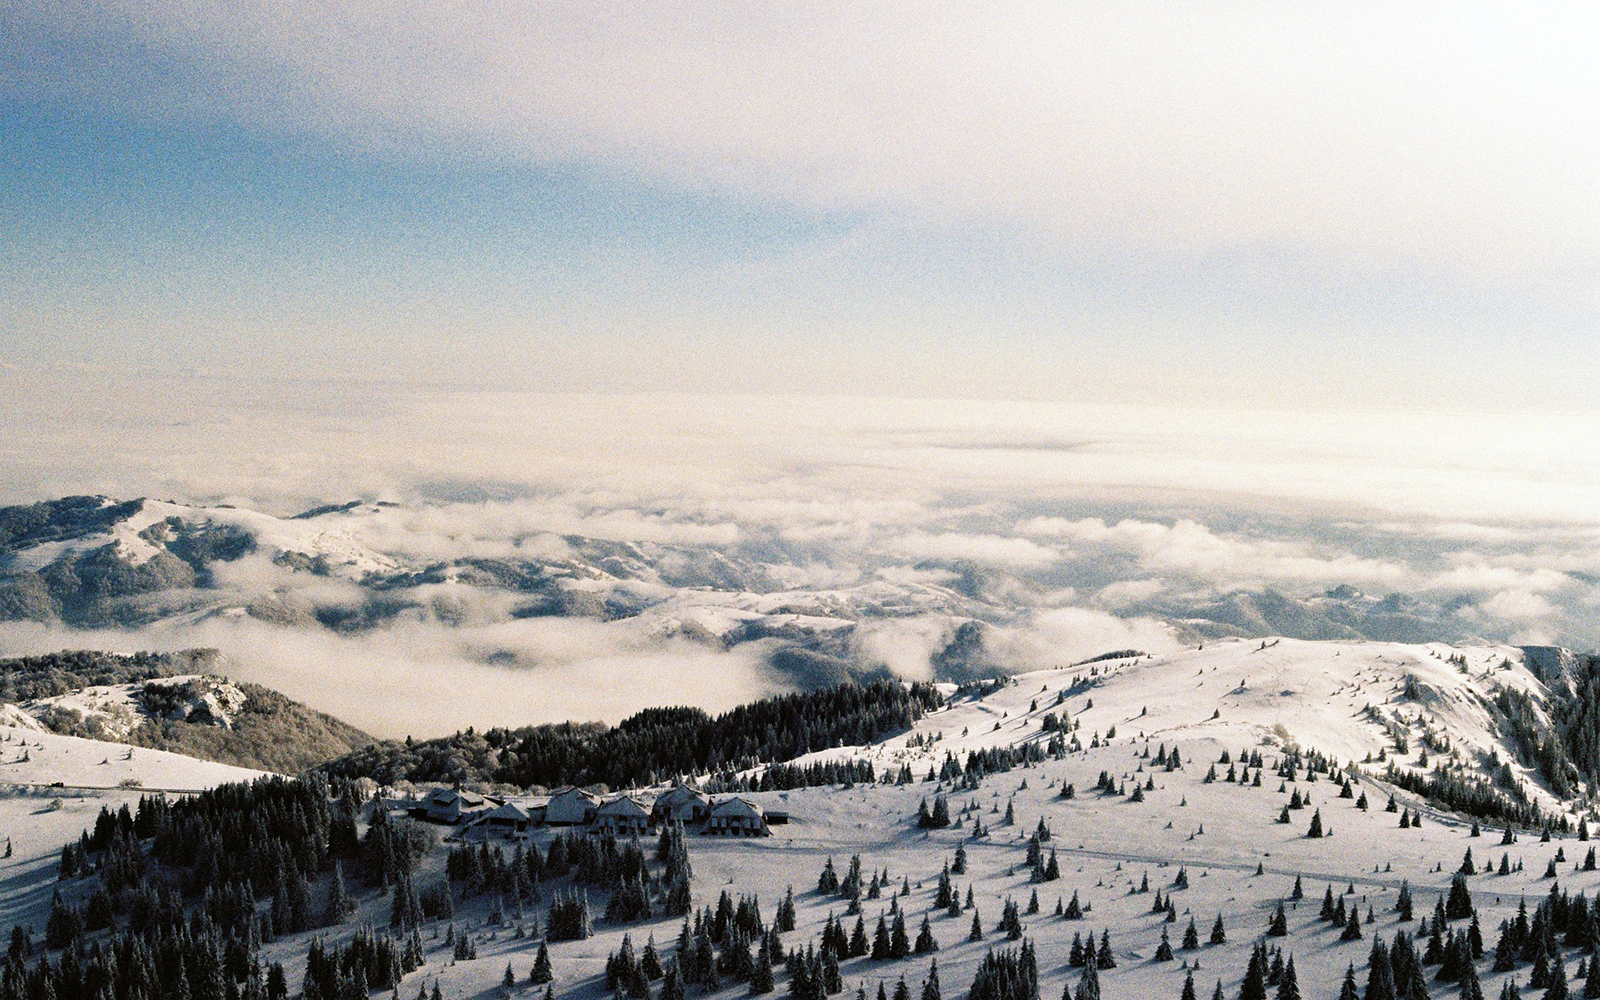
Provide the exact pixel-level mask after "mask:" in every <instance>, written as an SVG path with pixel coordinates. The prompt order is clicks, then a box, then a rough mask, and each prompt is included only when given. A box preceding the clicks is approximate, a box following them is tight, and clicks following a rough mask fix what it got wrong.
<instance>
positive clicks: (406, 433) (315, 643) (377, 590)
mask: <svg viewBox="0 0 1600 1000" xmlns="http://www.w3.org/2000/svg"><path fill="white" fill-rule="evenodd" d="M162 385H167V384H166V383H162ZM180 385H181V383H180ZM230 391H233V392H234V393H235V398H234V409H233V410H232V411H231V412H230V413H229V414H228V415H227V416H226V418H225V419H224V418H223V417H221V416H219V415H218V414H217V413H215V412H211V411H209V410H208V409H207V408H206V407H204V406H200V405H198V404H196V403H195V402H194V401H195V400H198V399H202V398H204V397H205V393H203V392H200V391H199V390H198V389H196V388H195V387H194V386H184V388H183V391H176V390H174V389H173V388H172V387H171V385H167V388H166V389H165V390H162V391H157V389H155V388H152V386H150V385H142V386H141V385H140V384H138V383H129V384H122V383H117V384H106V383H88V384H79V385H76V386H75V387H74V388H73V395H74V397H75V398H77V397H82V398H86V399H95V400H97V401H98V403H97V405H98V406H100V407H101V408H102V410H103V409H105V408H111V409H115V410H117V412H119V413H122V414H123V420H124V423H123V427H124V430H125V434H126V441H125V442H123V444H122V446H121V447H119V448H117V449H108V448H107V447H105V435H106V431H105V427H106V426H107V424H106V421H105V414H104V412H100V413H99V414H98V415H96V414H95V413H88V414H81V413H79V412H77V411H76V410H70V409H69V410H66V411H61V410H59V408H57V409H55V410H52V409H51V408H50V406H49V405H48V400H46V399H43V398H30V397H29V396H28V394H27V392H26V391H23V392H21V393H19V394H12V395H9V396H0V421H3V422H4V425H5V426H7V427H8V428H14V429H15V433H13V434H8V435H7V436H5V437H4V439H3V440H0V459H3V461H0V468H4V469H6V470H7V472H6V474H5V475H4V476H0V495H3V496H4V497H5V498H6V499H8V500H11V501H14V502H21V501H34V500H39V499H44V498H46V497H48V496H52V495H66V494H72V493H83V492H104V493H108V494H110V495H114V496H120V497H132V496H140V495H149V494H155V495H161V496H169V497H173V498H175V499H177V500H180V501H183V502H186V503H193V504H206V503H215V502H217V501H219V500H222V499H224V498H228V499H229V502H231V503H234V504H236V505H237V506H236V507H235V508H232V509H227V508H216V507H211V508H206V509H204V510H200V511H197V512H195V513H194V514H193V516H196V517H206V518H212V519H215V520H216V521H217V522H219V523H229V524H235V525H240V526H243V527H246V528H249V529H250V530H251V531H253V532H255V533H256V537H258V538H259V539H260V541H261V544H260V545H259V547H258V548H257V549H256V551H254V552H251V553H249V554H247V555H245V556H243V557H242V558H238V559H235V560H232V561H223V562H215V563H213V564H212V565H211V573H212V576H211V579H209V580H208V581H203V585H201V586H197V587H194V588H190V589H188V590H185V591H183V592H181V593H178V592H174V593H171V594H166V595H161V596H159V597H152V598H151V599H150V600H149V601H148V602H147V603H145V604H143V605H135V606H134V607H133V612H136V613H137V615H142V616H144V617H143V619H138V620H148V622H149V623H148V624H145V625H142V626H139V627H129V628H121V629H96V630H92V631H82V630H71V629H64V628H61V627H59V626H47V625H42V624H33V623H18V622H8V623H4V624H0V653H16V652H21V651H27V650H41V649H48V648H60V647H65V646H72V647H89V646H104V647H107V648H116V649H127V650H131V649H138V648H174V647H181V646H194V645H212V646H217V647H219V648H221V649H223V650H224V651H225V652H226V653H227V654H228V656H229V657H230V658H231V660H232V663H233V665H234V666H233V669H234V670H235V671H236V672H237V673H238V674H239V676H242V677H246V678H248V679H254V680H260V681H262V682H263V683H268V684H271V685H272V686H275V687H279V688H281V689H283V690H285V691H286V692H287V693H289V694H291V695H294V696H297V697H301V698H304V699H306V700H308V701H309V702H311V703H312V704H314V705H315V706H316V707H319V708H323V709H326V710H328V711H332V712H334V713H335V714H338V715H341V716H345V717H347V718H349V719H350V720H351V721H353V722H356V723H357V724H360V725H363V726H364V727H367V728H370V729H372V730H374V731H376V732H381V733H384V734H397V733H403V732H406V731H412V732H417V733H419V734H420V733H425V732H438V731H445V730H449V729H454V728H459V727H464V726H466V725H479V726H482V725H489V724H495V723H508V724H509V723H526V722H536V721H551V720H555V719H561V718H566V717H574V718H608V719H615V718H618V717H621V716H622V715H625V714H627V713H628V712H630V711H633V710H636V709H638V708H641V707H644V706H647V705H659V704H669V703H674V702H685V701H688V702H694V703H697V704H703V705H706V706H708V707H713V708H716V707H725V706H727V705H731V704H734V703H737V702H739V701H742V700H745V699H747V698H750V697H754V696H757V695H760V694H765V693H770V692H772V691H778V690H785V689H788V688H790V687H792V686H795V685H797V684H802V683H808V682H810V681H811V680H815V679H816V678H826V677H834V676H838V675H839V673H840V671H843V670H846V669H854V670H877V669H887V670H889V671H890V672H891V673H893V674H895V675H896V676H900V677H905V678H917V679H921V678H928V677H932V676H934V673H935V670H936V666H935V665H936V664H940V663H942V664H946V666H947V668H948V669H950V670H952V671H953V672H954V671H956V670H958V669H961V662H965V661H961V656H963V655H967V654H972V655H973V656H974V657H976V659H975V660H974V661H973V662H974V663H977V664H978V666H973V667H972V669H988V668H989V667H990V666H991V665H992V666H995V667H997V668H1001V669H1012V670H1021V669H1031V668H1037V667H1045V666H1054V665H1059V664H1060V663H1062V662H1071V661H1072V660H1074V659H1081V658H1084V657H1087V656H1093V655H1097V654H1099V653H1102V652H1106V651H1107V650H1110V649H1119V648H1140V649H1145V650H1148V651H1152V652H1155V651H1160V650H1161V649H1164V648H1170V647H1171V646H1172V644H1174V643H1177V642H1183V641H1188V640H1189V639H1191V638H1194V637H1195V636H1196V635H1197V634H1215V633H1216V632H1219V631H1228V630H1234V631H1247V630H1250V629H1255V630H1258V631H1260V630H1270V629H1272V628H1275V627H1286V628H1287V627H1300V626H1299V625H1297V624H1296V623H1297V622H1304V621H1313V620H1317V616H1318V615H1319V614H1321V611H1320V610H1319V609H1321V608H1323V607H1325V606H1327V605H1328V602H1330V601H1332V602H1344V603H1343V604H1341V605H1340V606H1339V609H1338V614H1337V615H1336V616H1335V617H1336V618H1337V619H1338V623H1345V622H1351V621H1353V622H1355V626H1356V627H1364V626H1363V625H1362V622H1363V619H1362V618H1361V615H1363V614H1367V613H1369V612H1372V613H1374V614H1375V615H1377V616H1378V617H1379V618H1381V621H1379V622H1378V624H1377V625H1375V626H1374V627H1375V628H1386V629H1391V630H1394V631H1393V632H1392V633H1384V634H1397V635H1402V636H1404V637H1406V638H1408V639H1417V640H1421V639H1431V638H1437V637H1440V636H1452V637H1456V638H1460V639H1472V638H1483V639H1488V640H1495V641H1508V640H1515V639H1526V638H1528V637H1533V636H1537V637H1539V638H1541V639H1542V640H1545V641H1550V642H1556V643H1560V644H1565V645H1569V646H1574V647H1577V648H1583V649H1591V648H1594V647H1596V646H1597V645H1600V626H1597V625H1596V624H1595V622H1596V614H1595V609H1596V608H1597V607H1600V544H1597V539H1600V510H1596V509H1595V508H1594V507H1593V505H1592V504H1579V503H1576V502H1575V501H1574V500H1573V497H1574V496H1581V497H1588V496H1591V495H1593V494H1594V493H1595V492H1596V491H1600V462H1597V460H1596V459H1595V458H1594V455H1593V451H1592V449H1587V450H1586V449H1583V448H1575V449H1571V450H1564V451H1563V450H1560V449H1555V446H1554V445H1553V444H1552V442H1555V441H1559V440H1561V438H1562V435H1563V434H1564V433H1565V432H1566V430H1567V428H1565V425H1564V424H1563V423H1561V422H1560V421H1559V420H1555V419H1554V418H1553V420H1552V422H1551V423H1550V424H1549V425H1548V426H1547V427H1544V428H1543V431H1544V433H1543V435H1542V436H1541V437H1540V438H1539V440H1541V441H1543V442H1544V444H1543V445H1542V447H1544V448H1545V449H1546V454H1545V455H1544V456H1543V458H1544V459H1548V458H1550V457H1552V454H1553V451H1552V449H1555V450H1556V451H1560V454H1559V458H1560V459H1561V462H1562V465H1561V467H1562V468H1563V469H1564V470H1565V471H1564V473H1563V475H1564V476H1565V482H1564V489H1563V490H1561V491H1555V492H1546V491H1545V490H1544V489H1543V484H1544V482H1545V478H1546V477H1547V474H1548V473H1547V469H1546V466H1545V465H1544V464H1543V459H1541V461H1539V462H1531V461H1526V460H1525V457H1524V455H1523V451H1522V449H1521V446H1520V444H1519V441H1520V439H1519V438H1516V437H1514V436H1513V437H1503V438H1500V439H1497V438H1495V437H1494V435H1493V434H1492V433H1490V432H1488V431H1485V430H1484V429H1483V428H1481V427H1480V428H1479V430H1480V431H1484V432H1483V433H1481V434H1478V435H1477V436H1476V437H1473V438H1472V440H1473V442H1474V443H1473V447H1472V449H1470V450H1466V451H1463V450H1461V447H1460V445H1459V440H1458V439H1459V437H1460V436H1461V435H1460V433H1459V429H1458V428H1455V427H1454V426H1449V427H1445V428H1444V430H1446V431H1448V432H1449V433H1448V434H1447V435H1446V437H1445V439H1444V443H1443V444H1440V445H1439V449H1440V453H1441V454H1442V455H1443V457H1442V458H1441V457H1438V455H1437V454H1436V453H1435V449H1434V447H1433V442H1435V441H1436V440H1437V439H1436V438H1434V437H1431V436H1430V434H1429V433H1428V431H1429V430H1430V428H1431V429H1432V430H1433V431H1435V432H1437V431H1439V427H1438V426H1436V425H1434V424H1432V423H1430V422H1429V421H1427V420H1422V419H1420V418H1418V419H1415V420H1412V419H1411V418H1408V417H1407V416H1405V415H1403V414H1394V415H1390V416H1389V417H1388V418H1387V420H1388V422H1387V423H1386V424H1385V425H1384V426H1383V427H1382V428H1377V427H1376V425H1374V427H1373V428H1369V430H1371V431H1372V436H1371V439H1370V443H1371V446H1372V447H1371V450H1374V451H1376V452H1379V453H1381V454H1382V456H1383V459H1384V462H1385V464H1386V467H1395V466H1402V467H1406V468H1410V469H1413V470H1422V471H1421V472H1417V473H1416V477H1417V478H1418V479H1424V480H1426V481H1427V482H1428V484H1429V491H1430V492H1429V493H1428V494H1427V495H1428V496H1437V497H1440V498H1442V499H1440V501H1439V503H1438V504H1437V506H1438V507H1439V508H1441V509H1440V510H1439V511H1437V512H1436V513H1429V512H1428V510H1427V508H1428V505H1429V502H1431V501H1426V497H1425V496H1424V494H1423V493H1421V492H1417V491H1413V489H1411V488H1410V487H1409V486H1406V485H1405V484H1397V483H1395V482H1390V481H1388V480H1386V479H1385V478H1384V476H1383V475H1380V474H1375V473H1374V472H1373V471H1372V469H1371V468H1369V467H1368V462H1367V457H1368V456H1367V454H1366V450H1365V449H1363V448H1362V447H1359V446H1358V445H1359V444H1360V443H1361V440H1365V439H1361V438H1360V435H1361V434H1362V433H1364V432H1363V431H1362V430H1361V426H1360V425H1359V424H1358V425H1357V427H1356V429H1355V430H1351V431H1349V433H1351V434H1353V435H1356V438H1357V440H1353V441H1334V440H1333V435H1332V434H1331V432H1330V431H1329V430H1328V428H1327V427H1326V426H1325V425H1324V424H1322V423H1317V422H1302V421H1297V420H1293V419H1286V420H1283V421H1277V422H1271V421H1263V420H1261V419H1260V418H1259V417H1258V416H1253V415H1247V414H1234V415H1231V416H1228V415H1219V414H1215V413H1210V414H1200V415H1192V416H1191V415H1184V419H1177V418H1175V417H1173V416H1172V415H1171V414H1167V415H1165V416H1163V415H1162V414H1161V413H1159V412H1155V411H1147V410H1140V409H1136V408H1135V409H1127V410H1124V409H1109V410H1108V409H1103V408H1102V409H1094V408H1081V407H1072V406H1063V407H1045V406H1040V405H1029V406H1020V405H1011V404H982V405H979V404H974V403H965V402H952V403H930V402H927V401H907V402H898V401H884V400H878V401H862V402H851V401H833V402H831V403H830V404H829V405H828V406H826V407H821V406H817V405H815V404H814V401H802V400H766V401H763V403H762V405H761V406H759V407H758V406H747V407H734V406H731V405H729V404H727V403H726V402H725V401H724V402H721V403H719V402H715V401H707V400H694V399H681V398H660V399H657V398H647V399H641V398H636V397H626V398H619V399H595V398H587V397H546V396H537V395H530V396H509V397H478V396H474V397H472V398H471V399H470V400H462V399H460V398H457V397H455V396H453V395H451V394H441V395H428V394H422V395H420V396H418V395H414V394H397V395H393V396H384V395H383V394H381V393H375V394H366V395H358V396H353V397H349V398H347V396H346V393H345V391H344V390H342V389H339V388H337V387H325V388H324V389H323V390H321V391H322V392H325V393H326V394H327V395H326V396H322V397H318V398H317V399H316V400H315V402H314V404H313V401H309V400H306V399H300V398H293V397H291V398H289V399H287V400H277V401H271V402H270V403H269V401H265V400H262V401H257V402H251V401H250V400H249V399H248V398H245V397H244V396H243V394H244V393H245V392H246V390H245V389H243V388H233V389H231V390H230ZM302 391H304V392H306V393H308V394H311V395H315V393H312V390H309V389H303V390H302ZM155 400H162V401H164V402H163V403H162V405H161V406H157V405H156V403H155V402H154V401H155ZM469 403H470V405H468V404H469ZM46 412H48V413H50V414H51V417H50V419H42V418H41V417H40V416H39V414H40V413H46ZM329 412H337V413H340V414H341V416H340V419H339V421H338V426H337V428H334V429H330V427H329V424H328V422H327V419H326V416H325V415H326V414H327V413H329ZM452 414H456V415H462V416H461V420H462V421H463V422H462V423H461V424H459V425H458V424H453V423H451V422H450V415H452ZM1379 430H1381V433H1379V432H1378V431H1379ZM1469 437H1470V435H1469ZM711 440H715V441H716V442H717V447H716V448H708V447H707V445H706V442H707V441H711ZM1061 440H1093V441H1094V442H1096V443H1095V444H1094V445H1093V446H1092V447H1088V448H1082V449H1079V448H1060V447H1049V448H1045V449H1041V450H1029V449H1030V447H1032V446H1031V445H1029V444H1028V442H1051V441H1061ZM928 441H940V442H948V441H956V442H957V445H955V446H940V447H937V448H929V447H927V442H928ZM996 441H999V442H1020V443H1019V444H1017V445H1016V446H1015V447H988V446H985V443H986V442H988V443H991V444H992V443H993V442H996ZM1496 441H1498V445H1496ZM399 442H403V444H402V443H399ZM1452 442H1455V443H1452ZM1408 443H1409V444H1408ZM1408 448H1409V449H1410V450H1408ZM1453 448H1454V449H1456V450H1454V451H1452V450H1451V449H1453ZM1424 473H1425V474H1424ZM41 491H46V492H41ZM352 499H362V500H366V501H375V500H383V501H386V502H388V503H392V504H393V505H386V506H381V507H380V506H374V505H372V504H370V503H369V504H366V505H363V506H359V507H358V508H356V509H353V510H351V511H349V512H345V513H336V514H328V515H324V516H321V517H317V518H313V519H309V520H295V519H288V518H286V517H285V515H290V514H294V513H297V512H299V511H302V510H305V509H306V508H309V507H313V506H317V505H319V504H322V503H327V502H342V501H347V500H352ZM1463 508H1465V510H1463ZM257 512H262V513H257ZM318 553H321V554H323V555H324V556H326V565H312V564H311V561H312V557H313V556H315V555H317V554H318ZM0 558H3V556H0ZM3 572H5V567H4V566H3V565H0V573H3ZM1341 585H1349V587H1350V588H1353V589H1338V590H1335V588H1340V587H1341ZM1267 590H1272V591H1274V592H1275V595H1274V596H1273V597H1272V598H1271V599H1270V600H1265V601H1254V597H1258V596H1261V595H1263V594H1264V592H1265V591H1267ZM1328 591H1334V593H1333V594H1332V595H1329V594H1328V593H1327V592H1328ZM1356 591H1360V592H1364V593H1365V595H1366V596H1364V597H1363V596H1359V595H1357V594H1356V593H1355V592H1356ZM1390 594H1398V595H1401V597H1402V598H1403V600H1400V601H1398V602H1390V603H1389V604H1385V605H1383V607H1381V608H1379V607H1378V605H1379V600H1378V599H1379V598H1383V597H1385V596H1387V595H1390ZM1274 602H1291V604H1292V607H1291V608H1290V610H1291V611H1295V613H1294V614H1286V615H1283V616H1281V617H1272V614H1273V608H1274V607H1276V606H1277V605H1276V604H1275V603H1274ZM1293 602H1300V604H1293ZM1295 609H1300V610H1295ZM1374 609H1377V610H1376V611H1374ZM1206 615H1211V616H1212V617H1211V618H1206V617H1205V616H1206ZM118 620H136V616H134V615H133V614H132V613H130V617H127V618H123V619H118ZM973 621H976V622H979V623H981V635H982V641H981V644H980V647H981V648H979V649H977V651H976V652H975V653H974V652H973V651H972V650H966V651H963V650H961V649H959V648H958V649H957V650H955V651H953V652H950V651H948V648H949V647H950V645H951V643H952V642H954V641H955V640H956V635H957V630H958V629H960V628H961V626H962V625H963V624H964V623H967V622H973ZM1196 622H1198V624H1196ZM1397 622H1398V624H1397ZM1278 623H1283V624H1282V625H1281V626H1280V625H1279V624H1278ZM1327 627H1329V628H1335V627H1337V628H1347V627H1350V626H1348V625H1346V624H1337V625H1335V623H1333V621H1332V619H1329V625H1328V626H1327ZM1195 629H1199V630H1200V631H1199V632H1198V633H1197V632H1195V631H1193V630H1195ZM968 635H969V637H970V633H968ZM979 654H981V655H979ZM958 661H959V662H958ZM785 663H787V664H788V666H787V667H775V666H774V665H775V664H780V665H781V664H785ZM952 663H955V664H956V666H954V667H951V666H949V665H950V664H952Z"/></svg>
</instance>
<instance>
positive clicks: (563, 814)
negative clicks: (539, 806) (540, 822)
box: [544, 788, 600, 826]
mask: <svg viewBox="0 0 1600 1000" xmlns="http://www.w3.org/2000/svg"><path fill="white" fill-rule="evenodd" d="M599 810H600V800H599V799H598V798H596V797H595V796H593V795H590V794H589V793H588V792H586V791H584V790H583V789H581V788H564V789H562V790H561V791H559V792H557V793H555V794H554V795H552V796H550V803H549V805H547V806H545V809H544V821H545V822H546V823H548V824H549V825H550V826H583V825H584V824H586V823H592V822H594V818H595V814H596V813H597V812H599Z"/></svg>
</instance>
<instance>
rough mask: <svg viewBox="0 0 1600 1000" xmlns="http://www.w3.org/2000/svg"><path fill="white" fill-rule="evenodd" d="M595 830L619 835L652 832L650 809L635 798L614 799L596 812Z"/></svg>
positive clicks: (637, 834)
mask: <svg viewBox="0 0 1600 1000" xmlns="http://www.w3.org/2000/svg"><path fill="white" fill-rule="evenodd" d="M594 832H595V833H609V834H611V835H613V836H617V837H632V836H643V835H644V834H646V833H649V832H650V811H649V810H648V809H646V808H645V807H644V806H642V805H640V804H639V803H638V802H636V801H635V800H633V799H630V798H628V797H627V796H623V797H622V798H620V799H612V800H611V801H610V802H607V803H605V804H604V805H602V806H601V807H600V808H599V809H598V810H596V812H595V817H594Z"/></svg>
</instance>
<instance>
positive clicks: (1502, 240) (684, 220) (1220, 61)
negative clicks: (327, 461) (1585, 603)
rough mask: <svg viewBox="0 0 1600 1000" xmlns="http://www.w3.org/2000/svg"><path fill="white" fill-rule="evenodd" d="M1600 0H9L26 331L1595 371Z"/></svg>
mask: <svg viewBox="0 0 1600 1000" xmlns="http://www.w3.org/2000/svg"><path fill="white" fill-rule="evenodd" d="M1596 10H1597V9H1596V8H1595V7H1593V6H1592V5H1580V4H1571V5H1549V6H1539V5H1519V6H1515V7H1513V6H1510V5H1506V6H1500V7H1490V6H1488V5H1475V4H1465V5H1464V4H1450V5H1445V4H1399V5H1396V4H1351V3H1335V4H1317V5H1307V4H1282V3H1272V4H1267V3H1262V4H1256V3H1240V2H1229V3H1219V4H1175V3H1167V2H1162V3H1151V4H1143V3H1118V4H1095V5H1070V4H1059V3H1051V4H1043V5H1038V6H1029V5H1021V4H1008V5H1004V6H996V5H985V6H982V7H972V6H970V5H966V6H962V5H950V6H946V5H931V4H922V3H918V4H893V3H885V4H870V5H865V4H826V3H806V4H792V5H790V4H761V5H755V6H752V5H746V4H714V3H698V4H673V5H658V6H650V5H644V6H641V5H632V4H612V5H604V4H565V3H541V4H518V5H509V4H486V3H464V4H445V3H430V4H406V5H394V6H391V7H388V8H379V7H375V5H369V4H348V3H320V2H305V3H297V4H289V5H283V4H251V3H233V4H224V5H216V4H202V3H183V2H155V0H140V2H130V3H120V2H113V0H106V2H96V3H54V2H53V3H42V2H32V0H15V2H11V3H7V4H4V5H0V366H3V369H4V370H5V371H6V372H8V373H9V374H8V376H7V377H8V378H9V379H12V380H17V379H20V380H24V381H32V380H37V379H43V378H48V377H55V376H56V375H57V374H59V373H60V372H61V370H62V369H69V368H75V367H79V366H87V367H88V368H90V369H91V370H101V371H109V372H112V373H117V372H128V371H137V372H140V373H146V374H148V373H152V372H155V373H163V372H174V371H176V372H187V371H200V372H205V373H216V374H220V375H222V376H224V377H225V378H226V377H238V376H245V377H255V376H259V375H267V376H272V377H275V378H280V379H291V380H292V379H298V378H301V377H304V376H307V375H310V376H315V377H319V378H325V377H335V378H352V379H355V380H358V381H362V380H385V381H390V382H393V381H399V382H429V383H442V384H447V385H453V386H459V387H472V388H493V389H537V390H572V389H581V390H635V389H687V390H691V391H720V390H727V389H733V390H740V391H752V392H772V391H782V392H821V393H852V394H867V395H871V394H900V395H940V396H963V397H979V398H984V397H991V398H1008V397H1009V398H1041V397H1042V398H1063V397H1084V396H1087V397H1091V398H1100V397H1105V398H1114V399H1118V400H1124V401H1125V400H1127V399H1128V398H1130V397H1141V396H1142V397H1147V398H1155V399H1161V400H1173V399H1176V400H1184V401H1189V402H1218V401H1221V402H1241V401H1243V402H1249V403H1251V404H1256V405H1262V404H1265V405H1284V404H1290V405H1300V404H1306V403H1310V404H1313V405H1317V406H1324V405H1329V406H1340V407H1357V408H1362V407H1371V406H1400V407H1437V406H1449V407H1452V408H1454V407H1465V408H1479V407H1492V408H1497V409H1505V408H1532V407H1537V408H1541V409H1551V408H1554V409H1560V408H1568V407H1572V408H1588V409H1593V408H1594V402H1593V400H1594V399H1595V395H1594V393H1593V391H1592V384H1593V380H1594V377H1595V375H1596V374H1597V373H1600V347H1597V346H1596V342H1597V337H1596V334H1597V322H1596V321H1597V319H1600V279H1597V277H1596V276H1597V275H1600V61H1597V60H1595V59H1594V58H1593V42H1594V39H1595V38H1596V37H1600V13H1596ZM14 384H15V383H14ZM35 384H36V385H37V384H42V383H37V382H35Z"/></svg>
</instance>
